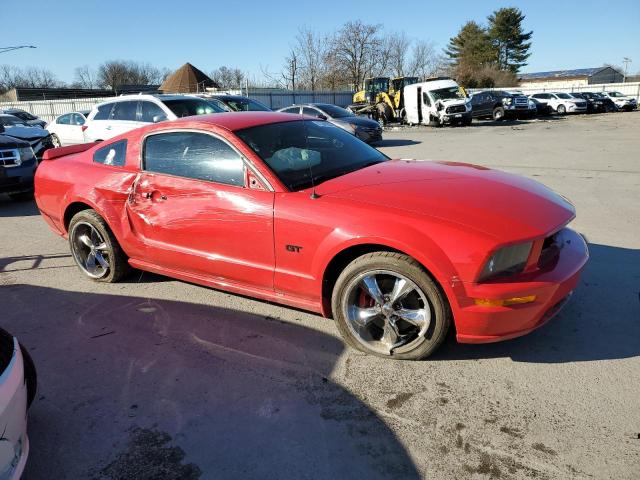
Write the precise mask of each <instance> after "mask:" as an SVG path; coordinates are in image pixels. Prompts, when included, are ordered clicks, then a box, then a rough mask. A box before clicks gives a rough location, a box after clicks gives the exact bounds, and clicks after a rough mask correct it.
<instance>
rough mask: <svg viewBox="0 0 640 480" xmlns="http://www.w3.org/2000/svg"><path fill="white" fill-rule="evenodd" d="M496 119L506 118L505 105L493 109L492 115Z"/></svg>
mask: <svg viewBox="0 0 640 480" xmlns="http://www.w3.org/2000/svg"><path fill="white" fill-rule="evenodd" d="M491 116H492V117H493V119H494V120H503V119H504V107H496V108H494V109H493V113H492V115H491Z"/></svg>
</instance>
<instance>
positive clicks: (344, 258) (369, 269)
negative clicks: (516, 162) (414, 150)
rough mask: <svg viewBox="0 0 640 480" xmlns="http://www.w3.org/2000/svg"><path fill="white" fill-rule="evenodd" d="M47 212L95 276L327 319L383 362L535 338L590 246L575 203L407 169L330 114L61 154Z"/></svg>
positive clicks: (198, 127) (466, 175)
mask: <svg viewBox="0 0 640 480" xmlns="http://www.w3.org/2000/svg"><path fill="white" fill-rule="evenodd" d="M35 188H36V201H37V204H38V208H39V209H40V212H41V213H42V217H43V218H44V219H45V220H46V221H47V222H48V224H49V225H50V226H51V228H52V229H53V230H54V231H55V232H56V233H58V234H60V235H62V236H64V237H67V238H68V239H69V245H70V248H71V252H72V253H73V258H74V259H75V261H76V262H77V264H78V266H79V267H80V270H81V271H82V272H83V273H84V274H85V275H86V276H87V277H89V278H92V279H94V280H97V281H100V282H115V281H117V280H119V279H120V278H122V277H123V276H124V275H125V274H126V273H127V272H128V271H129V268H130V267H135V268H138V269H142V270H147V271H150V272H156V273H160V274H164V275H168V276H171V277H175V278H178V279H183V280H186V281H189V282H194V283H198V284H202V285H206V286H209V287H213V288H217V289H221V290H227V291H230V292H236V293H241V294H244V295H249V296H252V297H256V298H260V299H265V300H270V301H273V302H279V303H283V304H287V305H291V306H294V307H298V308H303V309H306V310H311V311H314V312H318V313H321V314H322V315H325V316H327V317H333V318H334V319H335V320H336V323H337V326H338V329H339V330H340V332H341V333H342V335H343V337H344V339H345V341H346V342H347V343H348V344H349V345H351V346H353V347H355V348H359V349H360V350H363V351H365V352H368V353H372V354H377V355H381V356H389V357H392V358H398V359H418V358H423V357H425V356H427V355H429V354H430V353H432V352H433V351H434V350H435V349H436V348H437V347H438V345H439V344H440V343H441V342H442V340H443V339H444V338H445V335H446V333H447V330H448V329H449V328H450V327H451V323H452V322H453V324H454V325H455V329H456V335H457V339H458V341H460V342H469V343H481V342H493V341H497V340H503V339H508V338H513V337H517V336H519V335H523V334H525V333H527V332H530V331H531V330H533V329H535V328H537V327H539V326H541V325H542V324H544V323H545V322H547V321H548V320H549V319H550V318H551V317H552V316H553V315H554V314H555V313H557V312H558V310H559V309H560V307H561V306H562V305H563V303H564V302H565V300H566V299H567V298H568V297H569V296H570V294H571V292H572V290H573V289H574V288H575V287H576V285H577V283H578V277H579V275H580V272H581V270H582V268H583V267H584V265H585V263H586V261H587V258H588V252H587V248H586V244H585V242H584V240H583V239H582V237H581V236H580V235H578V234H576V233H575V232H574V231H572V230H570V229H568V228H566V226H567V224H568V223H569V222H570V221H571V220H572V219H573V218H574V216H575V210H574V208H573V206H572V205H571V204H570V203H569V202H568V201H567V200H565V199H564V198H563V197H561V196H559V195H557V194H555V193H554V192H552V191H551V190H549V189H548V188H546V187H544V186H543V185H541V184H539V183H536V182H534V181H532V180H528V179H526V178H522V177H519V176H514V175H510V174H507V173H503V172H500V171H496V170H491V169H488V168H484V167H478V166H474V165H468V164H463V163H452V162H432V161H414V160H390V159H389V158H387V157H386V156H385V155H384V154H382V153H381V152H379V151H378V150H376V149H375V148H373V147H370V146H368V145H367V144H365V143H363V142H362V141H360V140H358V139H357V138H356V137H354V136H353V135H349V134H348V133H347V132H345V131H343V130H341V129H340V128H337V127H335V126H333V125H331V124H330V123H328V122H325V121H322V120H318V119H312V118H310V117H303V116H297V115H290V114H279V113H271V112H256V113H222V114H217V115H214V116H203V117H197V118H195V117H191V118H185V119H181V120H177V121H173V122H164V123H159V124H155V125H151V126H148V127H145V128H141V129H138V130H134V131H131V132H128V133H126V134H124V135H121V136H119V137H114V138H112V139H110V140H109V141H105V142H102V143H94V144H86V145H77V146H73V147H64V148H57V149H54V150H49V151H47V153H46V154H45V156H44V161H43V163H42V164H41V165H40V167H39V168H38V170H37V174H36V182H35Z"/></svg>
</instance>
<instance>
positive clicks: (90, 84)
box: [74, 65, 98, 88]
mask: <svg viewBox="0 0 640 480" xmlns="http://www.w3.org/2000/svg"><path fill="white" fill-rule="evenodd" d="M74 86H77V87H78V88H96V87H97V86H98V74H97V72H96V71H95V70H94V69H92V68H91V67H89V65H82V66H81V67H76V69H75V70H74Z"/></svg>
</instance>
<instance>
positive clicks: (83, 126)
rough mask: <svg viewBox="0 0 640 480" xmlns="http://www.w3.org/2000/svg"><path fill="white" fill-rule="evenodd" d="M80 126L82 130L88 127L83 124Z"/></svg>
mask: <svg viewBox="0 0 640 480" xmlns="http://www.w3.org/2000/svg"><path fill="white" fill-rule="evenodd" d="M80 128H82V131H83V132H84V131H85V130H86V129H87V128H88V127H87V126H86V125H82V127H80Z"/></svg>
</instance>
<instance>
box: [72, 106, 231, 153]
mask: <svg viewBox="0 0 640 480" xmlns="http://www.w3.org/2000/svg"><path fill="white" fill-rule="evenodd" d="M219 112H224V110H223V109H222V108H220V107H218V106H216V105H215V104H213V103H211V102H208V101H207V100H205V99H203V98H198V97H194V96H190V95H123V96H121V97H116V98H114V99H112V100H109V101H107V102H104V103H100V104H98V105H95V106H94V107H93V109H92V110H91V113H89V117H88V118H87V121H86V127H87V128H86V129H85V130H84V138H85V140H86V141H87V142H95V141H102V140H107V139H108V138H112V137H115V136H116V135H120V134H121V133H125V132H128V131H129V130H133V129H135V128H139V127H142V126H144V125H148V124H150V123H158V122H163V121H165V120H176V119H178V118H181V117H189V116H192V115H206V114H209V113H219Z"/></svg>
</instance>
